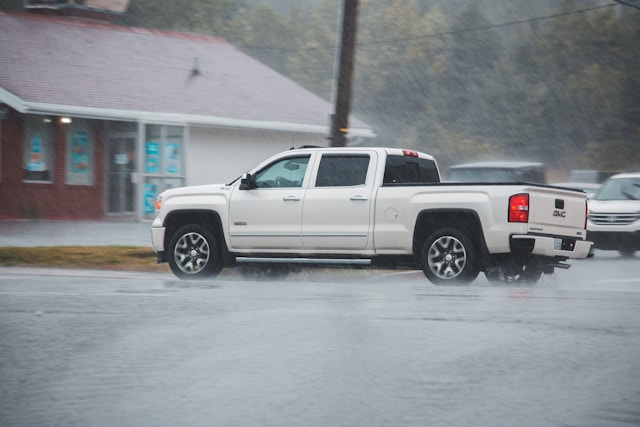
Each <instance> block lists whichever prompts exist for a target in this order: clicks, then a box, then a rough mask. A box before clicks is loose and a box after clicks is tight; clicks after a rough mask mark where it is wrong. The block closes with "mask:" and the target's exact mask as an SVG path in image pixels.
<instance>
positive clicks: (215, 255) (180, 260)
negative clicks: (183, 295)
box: [167, 224, 222, 279]
mask: <svg viewBox="0 0 640 427" xmlns="http://www.w3.org/2000/svg"><path fill="white" fill-rule="evenodd" d="M167 255H168V259H169V266H170V267H171V271H172V272H173V274H175V275H176V276H177V277H180V278H181V279H203V278H206V277H212V276H216V275H217V274H218V273H220V270H221V269H222V257H221V254H220V250H219V248H218V242H217V241H216V239H215V237H214V236H213V234H212V233H211V232H210V231H209V230H207V229H206V228H204V227H203V226H201V225H197V224H190V225H185V226H184V227H182V228H180V229H179V230H178V231H176V233H175V234H174V235H173V236H172V237H171V241H170V242H169V251H168V254H167Z"/></svg>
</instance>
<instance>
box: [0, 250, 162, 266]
mask: <svg viewBox="0 0 640 427" xmlns="http://www.w3.org/2000/svg"><path fill="white" fill-rule="evenodd" d="M0 265H2V266H23V267H27V266H31V267H59V268H85V269H99V270H129V271H154V272H164V271H169V267H168V265H167V264H157V262H156V254H155V252H153V250H152V249H151V248H149V247H138V246H36V247H17V246H4V247H0Z"/></svg>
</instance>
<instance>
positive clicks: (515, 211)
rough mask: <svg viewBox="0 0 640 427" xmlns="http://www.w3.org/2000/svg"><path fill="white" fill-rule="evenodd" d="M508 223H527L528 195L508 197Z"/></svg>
mask: <svg viewBox="0 0 640 427" xmlns="http://www.w3.org/2000/svg"><path fill="white" fill-rule="evenodd" d="M509 222H529V195H528V194H527V193H523V194H514V195H513V196H511V197H509Z"/></svg>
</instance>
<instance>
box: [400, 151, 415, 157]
mask: <svg viewBox="0 0 640 427" xmlns="http://www.w3.org/2000/svg"><path fill="white" fill-rule="evenodd" d="M402 154H404V155H405V156H409V157H419V155H418V152H417V151H412V150H402Z"/></svg>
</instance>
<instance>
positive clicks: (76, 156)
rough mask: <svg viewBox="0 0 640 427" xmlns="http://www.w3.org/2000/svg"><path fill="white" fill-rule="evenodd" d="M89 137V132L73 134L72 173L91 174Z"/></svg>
mask: <svg viewBox="0 0 640 427" xmlns="http://www.w3.org/2000/svg"><path fill="white" fill-rule="evenodd" d="M90 155H91V153H90V151H89V135H88V134H87V132H72V133H71V172H72V173H84V174H86V173H89V165H90V163H89V156H90Z"/></svg>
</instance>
